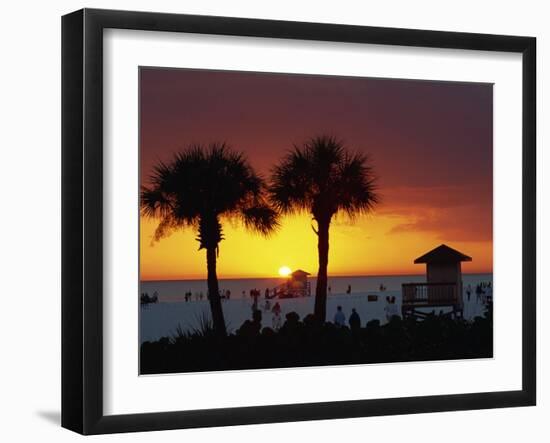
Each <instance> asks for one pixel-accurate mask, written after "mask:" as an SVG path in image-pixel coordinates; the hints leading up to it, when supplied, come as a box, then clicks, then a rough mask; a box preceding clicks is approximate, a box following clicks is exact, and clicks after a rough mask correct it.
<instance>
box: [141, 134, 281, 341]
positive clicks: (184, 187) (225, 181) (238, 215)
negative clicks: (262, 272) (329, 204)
mask: <svg viewBox="0 0 550 443" xmlns="http://www.w3.org/2000/svg"><path fill="white" fill-rule="evenodd" d="M150 181H151V186H150V187H143V188H142V190H141V202H140V203H141V205H140V206H141V213H142V214H143V215H144V216H146V217H152V218H155V219H158V220H159V224H158V226H157V228H156V230H155V233H154V236H153V241H159V240H160V239H161V238H163V237H165V236H167V235H169V234H170V233H171V232H172V231H173V230H176V229H183V228H188V227H191V228H194V229H196V230H197V232H198V235H197V238H196V240H197V241H198V242H199V245H200V246H199V250H200V249H205V250H206V263H207V274H208V294H209V297H208V298H209V300H210V308H211V311H212V323H213V326H214V331H215V333H216V334H217V335H218V336H225V335H226V327H225V320H224V316H223V310H222V306H221V300H220V294H219V287H218V277H217V274H216V261H217V256H218V252H219V245H220V242H221V241H222V240H223V229H222V221H223V220H228V219H229V220H239V221H241V222H242V223H243V224H244V226H245V227H246V228H248V229H250V230H253V231H256V232H258V233H260V234H263V235H268V234H270V233H271V232H272V231H273V230H274V229H275V228H276V227H277V226H278V221H277V213H276V212H275V211H274V210H273V209H272V208H271V206H270V205H269V204H268V202H267V200H266V198H265V184H264V181H263V180H262V178H261V177H260V176H259V175H258V174H256V173H255V172H254V170H253V169H252V167H251V166H250V164H249V163H248V161H247V160H246V158H245V157H244V156H243V154H241V153H238V152H235V151H233V150H231V149H230V148H229V147H228V146H227V145H226V144H225V143H221V144H220V143H213V144H210V146H208V147H204V146H202V145H193V146H190V147H189V148H188V149H186V150H184V151H182V152H180V153H178V154H176V155H175V157H174V159H173V160H172V162H171V163H168V164H165V163H162V162H160V163H158V164H157V165H156V166H155V167H154V169H153V173H152V175H151V176H150Z"/></svg>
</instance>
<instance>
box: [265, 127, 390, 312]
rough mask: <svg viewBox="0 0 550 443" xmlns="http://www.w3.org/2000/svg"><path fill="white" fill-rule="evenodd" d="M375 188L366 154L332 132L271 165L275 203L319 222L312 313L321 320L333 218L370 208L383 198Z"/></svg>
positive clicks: (359, 212) (364, 211)
mask: <svg viewBox="0 0 550 443" xmlns="http://www.w3.org/2000/svg"><path fill="white" fill-rule="evenodd" d="M376 189H377V187H376V183H375V177H374V174H373V171H372V167H371V166H370V165H369V159H368V157H367V156H366V155H364V154H361V153H353V152H350V151H349V150H348V149H347V148H346V147H345V146H344V145H343V143H342V142H340V141H339V140H337V139H335V138H334V137H329V136H318V137H313V138H311V139H310V140H308V141H306V142H305V143H304V144H303V145H302V146H294V149H293V150H291V151H290V152H289V153H288V154H287V155H286V156H285V157H284V158H283V159H282V160H281V161H280V163H279V164H278V165H277V166H275V168H274V169H273V174H272V177H271V183H270V186H269V191H270V197H271V201H272V202H273V205H274V206H275V208H276V209H277V210H278V211H280V212H281V213H283V214H285V213H286V214H288V213H297V212H307V213H310V214H311V216H312V217H313V220H314V221H315V222H316V224H317V229H315V227H314V226H313V225H312V228H313V231H314V232H315V234H316V235H317V249H318V254H319V270H318V273H317V287H316V291H315V309H314V315H315V317H316V318H317V319H318V320H319V321H321V322H324V321H325V319H326V305H327V267H328V252H329V228H330V223H331V221H332V218H333V217H334V216H335V215H336V214H337V213H339V212H342V213H345V214H347V215H348V216H349V217H350V218H351V219H353V218H354V217H356V216H357V215H360V214H364V213H368V212H370V211H371V210H372V208H373V207H374V206H375V204H376V203H378V201H379V196H378V194H377V193H376Z"/></svg>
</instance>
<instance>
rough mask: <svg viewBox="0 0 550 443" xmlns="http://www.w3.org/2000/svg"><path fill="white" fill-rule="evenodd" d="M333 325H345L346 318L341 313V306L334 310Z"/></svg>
mask: <svg viewBox="0 0 550 443" xmlns="http://www.w3.org/2000/svg"><path fill="white" fill-rule="evenodd" d="M334 324H335V325H336V326H345V325H346V316H345V315H344V313H343V312H342V306H338V307H337V308H336V314H334Z"/></svg>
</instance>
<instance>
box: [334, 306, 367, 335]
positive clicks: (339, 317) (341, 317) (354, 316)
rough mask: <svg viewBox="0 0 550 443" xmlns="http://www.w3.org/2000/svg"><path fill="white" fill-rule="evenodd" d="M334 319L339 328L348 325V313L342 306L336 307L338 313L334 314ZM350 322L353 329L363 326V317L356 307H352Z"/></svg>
mask: <svg viewBox="0 0 550 443" xmlns="http://www.w3.org/2000/svg"><path fill="white" fill-rule="evenodd" d="M333 321H334V324H335V325H336V326H338V327H339V328H342V327H344V326H346V314H344V311H343V310H342V306H337V307H336V314H334V320H333ZM348 324H349V327H350V329H351V330H352V331H355V330H357V329H359V328H360V327H361V317H359V314H358V313H357V311H356V310H355V308H351V314H350V316H349V319H348Z"/></svg>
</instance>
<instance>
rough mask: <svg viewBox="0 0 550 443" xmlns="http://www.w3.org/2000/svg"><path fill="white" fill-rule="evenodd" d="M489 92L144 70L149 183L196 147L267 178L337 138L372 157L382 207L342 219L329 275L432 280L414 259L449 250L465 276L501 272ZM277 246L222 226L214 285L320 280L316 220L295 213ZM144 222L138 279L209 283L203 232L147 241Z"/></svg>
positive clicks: (143, 144) (468, 86)
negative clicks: (457, 254) (312, 140)
mask: <svg viewBox="0 0 550 443" xmlns="http://www.w3.org/2000/svg"><path fill="white" fill-rule="evenodd" d="M492 91H493V87H492V85H491V84H476V83H450V82H430V81H411V80H386V79H371V78H359V77H332V76H310V75H287V74H263V73H243V72H229V71H201V70H180V69H178V70H176V69H172V70H168V69H153V68H141V70H140V113H141V115H140V131H141V133H140V154H141V157H140V159H141V181H142V184H143V185H148V183H149V181H148V177H149V174H150V173H151V170H152V167H153V165H154V164H155V163H156V162H158V161H159V160H162V161H166V162H169V161H170V159H171V158H172V156H173V155H174V153H175V152H177V151H178V150H181V149H183V148H185V147H186V146H187V145H189V144H190V143H205V144H207V143H209V142H216V141H225V142H227V143H229V144H230V145H231V146H232V147H233V149H235V150H239V151H242V152H244V153H245V154H246V156H247V157H248V159H249V161H250V163H251V164H252V166H253V167H254V168H255V169H256V171H257V172H259V173H260V174H262V175H263V176H264V177H265V178H267V177H268V176H269V174H270V170H271V167H272V166H273V165H274V164H275V163H276V162H278V160H279V159H280V158H281V157H282V156H283V155H284V154H285V152H286V151H287V150H288V149H290V148H291V147H292V145H293V144H300V143H301V142H303V141H305V140H306V139H308V138H309V137H311V136H314V135H323V134H326V135H333V136H335V137H337V138H338V139H341V140H343V141H344V143H345V145H346V146H347V147H348V148H349V149H352V150H358V151H363V152H366V153H369V154H370V158H371V161H372V166H373V168H374V170H375V173H376V175H377V176H378V186H379V193H380V195H381V197H382V202H381V203H380V204H379V205H378V206H377V208H376V210H375V211H374V212H373V213H372V214H371V215H369V216H364V217H361V218H359V219H356V220H355V221H354V222H353V223H351V222H350V221H349V220H348V219H346V217H344V216H342V217H338V218H337V219H336V220H335V221H333V223H332V225H331V231H330V235H331V238H330V254H329V274H330V275H333V276H336V275H383V274H416V273H423V272H424V267H423V265H414V264H413V260H414V259H415V258H416V257H418V256H420V255H422V254H423V253H425V252H427V251H429V250H430V249H433V248H434V247H436V246H438V245H439V244H441V243H446V244H447V245H449V246H451V247H453V248H455V249H458V250H459V251H461V252H463V253H465V254H467V255H470V256H471V257H472V258H473V260H472V262H470V263H463V270H464V271H465V272H492V254H493V251H492V195H493V173H492V155H493V138H492V137H493V136H492V134H493V126H492V120H493V117H492V112H493V92H492ZM281 225H282V226H281V228H280V229H279V231H278V232H276V233H275V234H274V235H272V236H271V237H269V238H263V237H260V236H258V235H255V234H251V233H249V232H246V231H245V230H244V229H243V228H242V227H241V226H239V225H231V224H230V223H225V224H224V234H225V240H223V241H222V243H221V244H220V255H219V261H218V277H220V278H244V277H274V276H277V270H278V269H279V268H280V267H281V266H284V265H285V266H288V267H290V268H291V269H293V270H294V269H297V268H301V269H304V270H306V271H308V272H311V273H312V274H316V272H317V238H316V236H315V234H314V233H313V231H312V229H311V217H309V216H306V215H301V216H291V217H290V216H287V217H284V218H283V219H282V220H281ZM155 226H156V224H155V221H154V220H147V219H143V218H142V219H141V233H140V235H141V239H140V258H141V279H142V280H161V279H187V278H193V279H195V278H205V276H206V257H205V252H204V250H201V251H199V250H198V243H197V242H196V241H195V237H196V233H195V232H193V231H192V230H187V231H181V232H176V233H174V234H172V235H171V236H170V237H168V238H165V239H162V240H161V241H160V242H157V243H154V244H152V243H151V238H152V233H153V231H154V228H155Z"/></svg>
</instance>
